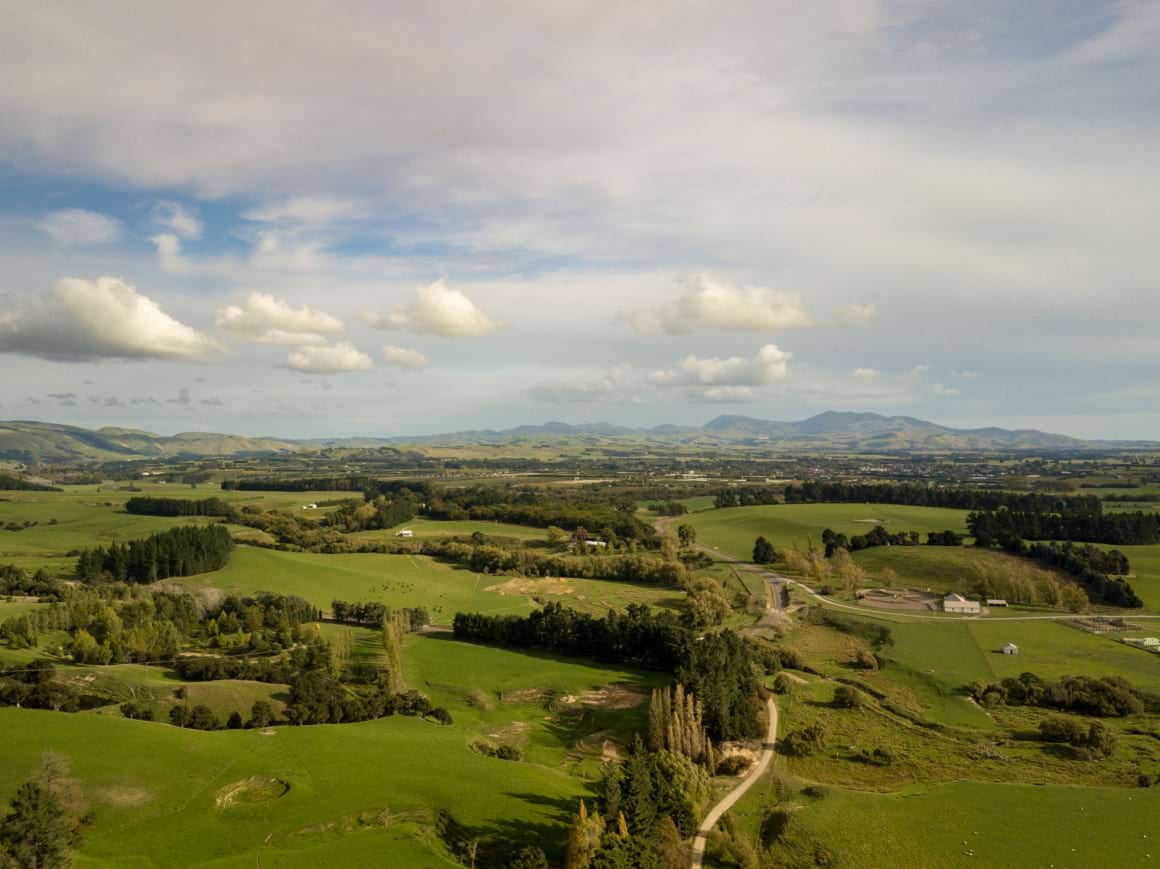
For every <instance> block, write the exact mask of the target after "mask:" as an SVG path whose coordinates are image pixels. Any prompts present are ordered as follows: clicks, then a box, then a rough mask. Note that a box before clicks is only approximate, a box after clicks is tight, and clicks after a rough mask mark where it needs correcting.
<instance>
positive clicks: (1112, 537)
mask: <svg viewBox="0 0 1160 869" xmlns="http://www.w3.org/2000/svg"><path fill="white" fill-rule="evenodd" d="M967 527H968V528H970V530H971V534H972V535H973V536H974V537H975V538H976V539H982V540H983V541H984V542H985V543H986V544H990V543H993V542H1000V541H1001V540H1002V539H1003V538H1005V537H1021V538H1023V539H1024V540H1083V541H1087V542H1089V543H1110V544H1112V545H1114V546H1131V545H1139V544H1149V543H1160V514H1158V513H1143V512H1139V511H1137V512H1135V513H1127V512H1125V513H1101V512H1099V511H1098V510H1097V511H1095V512H1091V511H1084V512H1061V513H1041V512H1031V511H1022V510H999V511H992V510H986V511H979V512H974V513H971V514H970V515H969V516H967Z"/></svg>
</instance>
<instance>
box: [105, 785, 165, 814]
mask: <svg viewBox="0 0 1160 869" xmlns="http://www.w3.org/2000/svg"><path fill="white" fill-rule="evenodd" d="M97 798H98V799H99V800H100V801H101V802H102V803H108V804H109V805H110V806H117V807H118V808H133V807H135V806H142V805H144V804H145V803H147V802H149V800H151V799H153V795H152V794H151V793H149V791H147V790H145V788H137V787H132V786H129V785H123V786H120V787H102V788H101V790H100V794H99V795H98V797H97Z"/></svg>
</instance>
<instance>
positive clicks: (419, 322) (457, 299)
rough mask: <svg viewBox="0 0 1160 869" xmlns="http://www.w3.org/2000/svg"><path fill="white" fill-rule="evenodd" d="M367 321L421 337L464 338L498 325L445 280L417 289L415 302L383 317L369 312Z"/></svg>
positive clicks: (491, 330) (488, 331) (367, 322)
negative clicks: (404, 330)
mask: <svg viewBox="0 0 1160 869" xmlns="http://www.w3.org/2000/svg"><path fill="white" fill-rule="evenodd" d="M362 319H363V322H364V323H366V324H367V325H368V326H370V327H371V328H373V329H406V330H408V331H411V332H417V333H419V334H421V335H442V336H443V337H445V338H464V337H474V336H478V335H487V334H489V333H490V332H494V331H495V330H496V329H497V328H498V326H497V324H496V323H495V321H494V320H492V319H491V318H490V317H489V316H488V315H487V314H485V313H484V312H483V311H482V310H480V309H479V307H478V306H476V304H475V302H473V301H471V299H469V298H468V297H467V296H465V295H464V294H463V293H461V292H459V290H453V289H451V288H450V287H448V286H447V284H446V283H444V282H443V281H442V280H438V281H435V282H434V283H433V284H430V285H428V286H426V287H419V288H418V289H417V290H415V301H413V302H412V303H411V304H410V305H408V306H406V307H404V308H397V309H396V310H394V311H392V312H391V313H390V314H387V315H386V316H383V315H382V314H375V313H372V312H366V313H364V314H363V316H362Z"/></svg>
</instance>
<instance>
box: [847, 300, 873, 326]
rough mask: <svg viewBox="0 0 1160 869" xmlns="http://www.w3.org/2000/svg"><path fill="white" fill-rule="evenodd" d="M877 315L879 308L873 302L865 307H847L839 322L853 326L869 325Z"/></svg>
mask: <svg viewBox="0 0 1160 869" xmlns="http://www.w3.org/2000/svg"><path fill="white" fill-rule="evenodd" d="M877 314H878V306H877V305H875V304H874V303H873V302H869V303H868V304H865V305H857V304H855V305H847V306H846V309H845V310H844V311H843V312H842V315H841V316H840V317H839V318H838V321H839V322H840V323H845V324H848V325H851V326H860V325H862V324H863V323H869V322H870V321H871V320H873V319H874V317H875V316H877Z"/></svg>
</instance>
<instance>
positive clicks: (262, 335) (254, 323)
mask: <svg viewBox="0 0 1160 869" xmlns="http://www.w3.org/2000/svg"><path fill="white" fill-rule="evenodd" d="M217 327H218V329H220V330H221V331H223V332H226V333H227V334H229V335H232V336H234V337H235V338H241V339H243V340H245V341H254V342H256V343H258V344H278V345H282V346H294V347H305V346H307V345H311V346H321V345H324V344H326V342H327V338H326V336H327V335H336V334H338V333H340V332H342V321H341V320H340V319H338V318H337V317H333V316H331V315H330V314H328V313H326V312H325V311H320V310H318V309H317V308H312V307H310V306H309V305H298V306H295V305H292V304H290V303H289V302H287V301H285V300H284V299H278V298H275V297H274V296H272V295H270V294H268V293H250V294H249V295H248V296H247V297H246V300H245V302H243V303H242V304H241V305H230V306H228V307H226V308H222V309H221V310H220V311H218V318H217Z"/></svg>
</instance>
